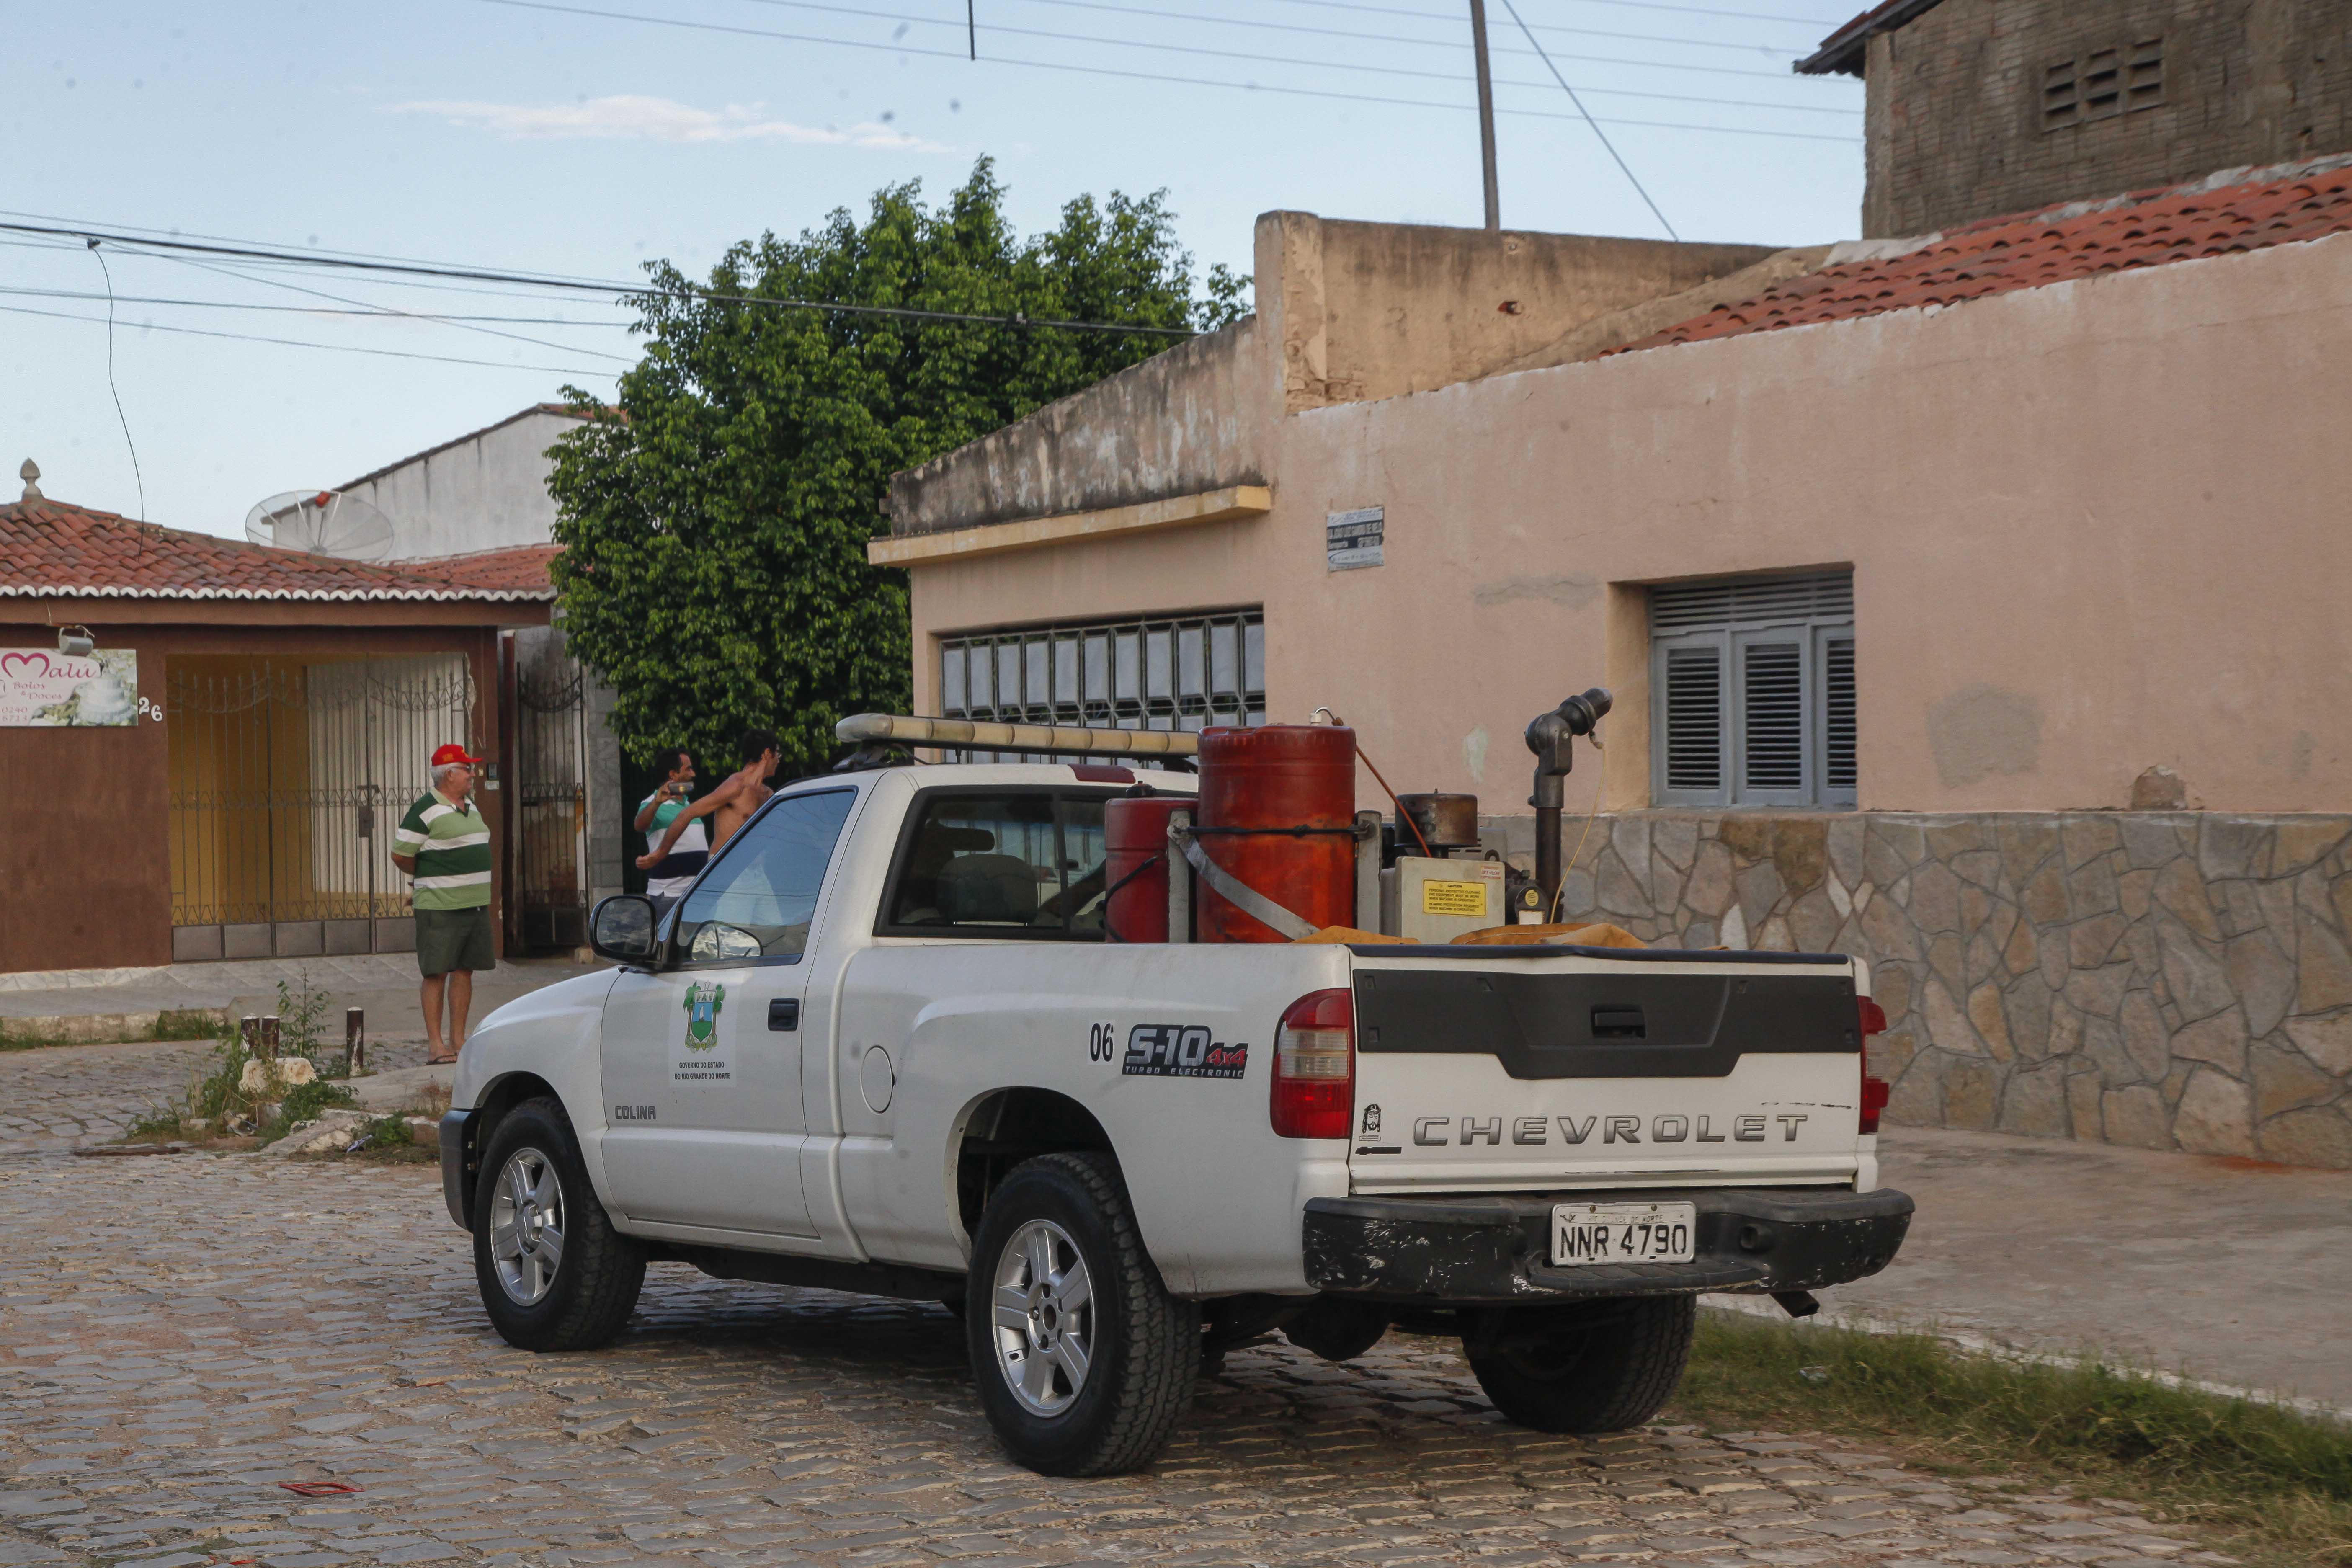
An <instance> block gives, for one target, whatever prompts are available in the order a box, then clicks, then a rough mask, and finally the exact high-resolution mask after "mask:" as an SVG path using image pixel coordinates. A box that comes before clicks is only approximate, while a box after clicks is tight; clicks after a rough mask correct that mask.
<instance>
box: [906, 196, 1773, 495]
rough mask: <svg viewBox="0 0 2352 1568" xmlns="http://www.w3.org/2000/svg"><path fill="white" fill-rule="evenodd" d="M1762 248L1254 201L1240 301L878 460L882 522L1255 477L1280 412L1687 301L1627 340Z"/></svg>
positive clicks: (1753, 259)
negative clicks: (977, 435)
mask: <svg viewBox="0 0 2352 1568" xmlns="http://www.w3.org/2000/svg"><path fill="white" fill-rule="evenodd" d="M1774 254H1775V253H1774V252H1772V251H1771V250H1770V249H1769V248H1768V247H1761V246H1753V245H1677V244H1674V243H1671V242H1669V241H1664V240H1648V239H1612V238H1606V237H1598V236H1593V235H1578V234H1528V233H1521V232H1517V231H1510V230H1506V231H1505V232H1503V233H1500V234H1488V233H1487V232H1486V231H1485V230H1484V229H1475V228H1440V227H1435V226H1431V225H1427V224H1400V223H1345V222H1339V221H1337V220H1334V219H1329V218H1321V217H1318V216H1315V215H1314V214H1313V213H1299V212H1276V213H1266V214H1265V215H1263V216H1260V217H1259V219H1258V220H1257V229H1256V268H1257V270H1256V288H1255V294H1256V305H1257V313H1256V314H1255V316H1249V317H1244V319H1243V320H1241V321H1237V322H1235V323H1234V324H1233V325H1232V326H1229V327H1227V328H1225V329H1224V330H1223V331H1218V332H1212V333H1207V334H1204V335H1203V336H1201V337H1198V338H1195V339H1193V340H1192V341H1191V342H1185V343H1182V344H1181V345H1179V346H1178V347H1176V348H1173V349H1171V350H1170V351H1169V352H1168V353H1163V354H1160V355H1158V356H1156V357H1154V358H1152V359H1150V360H1147V361H1145V362H1144V363H1141V364H1139V365H1133V366H1130V367H1129V368H1128V369H1127V370H1124V371H1121V372H1120V373H1119V374H1117V375H1113V376H1108V377H1106V378H1104V379H1103V380H1101V381H1098V382H1097V383H1096V384H1094V385H1092V386H1089V387H1087V388H1085V389H1084V390H1083V391H1080V392H1076V393H1074V394H1072V395H1070V396H1068V397H1065V398H1063V399H1061V400H1059V401H1058V402H1055V403H1052V404H1049V405H1046V406H1045V407H1044V408H1041V409H1039V410H1038V411H1037V412H1036V413H1034V414H1032V415H1030V416H1028V417H1027V418H1025V419H1021V420H1017V421H1015V422H1014V423H1013V424H1011V425H1008V426H1005V427H1004V428H1003V429H1002V430H999V431H996V432H994V433H992V434H991V435H988V436H984V437H982V438H981V439H979V440H977V441H974V442H972V443H971V444H970V445H968V446H965V447H958V448H957V449H956V450H955V451H953V452H950V453H948V454H947V455H946V456H944V457H941V458H935V459H934V460H932V461H931V462H929V463H926V464H924V465H922V466H921V467H920V468H911V469H908V471H906V472H904V473H901V474H897V475H894V476H893V477H892V479H891V481H890V495H889V500H888V501H887V509H888V511H889V514H890V518H891V527H892V531H894V532H897V533H902V534H904V533H928V532H936V531H941V530H946V529H956V528H971V527H974V526H976V525H980V524H984V523H992V522H1002V521H1009V520H1012V519H1017V518H1028V517H1038V516H1045V515H1051V514H1055V513H1063V512H1072V511H1083V510H1097V509H1101V508H1107V507H1118V506H1130V505H1133V504H1135V503H1137V502H1139V501H1147V500H1155V499H1157V498H1160V497H1162V496H1169V495H1182V494H1188V493H1195V492H1198V491H1201V490H1208V489H1219V488H1221V487H1223V486H1227V485H1238V484H1246V485H1257V484H1264V483H1265V474H1266V470H1267V465H1268V460H1269V451H1268V448H1269V447H1270V445H1271V444H1272V442H1273V441H1274V439H1275V438H1276V426H1277V424H1278V422H1279V421H1280V419H1281V417H1282V416H1283V415H1284V414H1285V413H1296V412H1297V411H1298V410H1300V409H1304V408H1315V407H1321V406H1324V405H1327V404H1331V403H1343V402H1349V401H1360V400H1362V399H1365V398H1372V397H1393V396H1396V395H1401V394H1403V393H1408V392H1422V391H1427V390H1429V389H1430V388H1433V387H1439V386H1445V385H1448V384H1452V383H1454V382H1458V381H1468V380H1473V379H1475V378H1476V377H1478V376H1482V375H1489V374H1494V373H1495V372H1496V371H1500V370H1502V369H1505V368H1506V367H1507V366H1513V365H1515V364H1516V363H1517V362H1519V361H1522V360H1527V359H1528V358H1530V356H1534V355H1540V354H1543V353H1546V352H1547V351H1549V350H1554V349H1556V348H1557V347H1558V346H1559V344H1560V343H1561V342H1564V341H1566V337H1567V335H1568V334H1570V333H1573V332H1576V331H1580V330H1582V329H1589V328H1591V327H1592V326H1594V325H1595V323H1597V322H1601V321H1614V320H1616V319H1617V318H1619V317H1622V316H1624V315H1625V313H1626V312H1627V311H1628V310H1635V309H1638V308H1639V307H1640V306H1642V305H1643V304H1645V303H1646V304H1652V305H1654V304H1655V303H1656V302H1658V301H1660V300H1669V299H1674V298H1677V297H1685V298H1686V303H1685V306H1684V307H1683V308H1680V309H1677V310H1672V311H1671V312H1670V313H1669V314H1667V315H1665V316H1664V317H1663V318H1661V319H1660V320H1658V321H1655V322H1654V323H1652V324H1651V325H1647V326H1642V327H1640V328H1639V329H1638V330H1633V326H1632V324H1631V321H1630V320H1629V321H1627V322H1626V323H1624V324H1623V325H1622V326H1621V328H1620V330H1619V331H1617V334H1616V335H1614V336H1611V337H1608V338H1606V340H1605V342H1606V343H1620V342H1631V341H1632V340H1633V338H1634V337H1638V336H1640V335H1642V334H1643V332H1647V331H1654V329H1655V327H1658V326H1664V325H1668V324H1671V323H1672V322H1675V321H1684V320H1687V319H1688V318H1689V317H1690V316H1691V315H1694V314H1696V313H1697V312H1698V311H1701V310H1706V309H1708V308H1709V305H1708V304H1701V303H1698V302H1696V300H1687V297H1688V296H1689V295H1690V294H1691V291H1692V290H1693V289H1698V288H1701V287H1702V286H1704V285H1706V284H1707V283H1709V282H1711V281H1713V280H1717V279H1731V278H1734V277H1736V276H1738V275H1739V274H1741V273H1742V272H1743V271H1746V270H1748V269H1750V268H1753V267H1755V266H1756V265H1757V264H1758V263H1759V262H1761V261H1764V260H1766V259H1768V258H1770V257H1772V256H1773V255H1774ZM1755 287H1761V283H1760V281H1759V282H1756V283H1754V284H1753V285H1752V286H1751V287H1750V288H1749V289H1748V290H1746V292H1749V293H1752V292H1753V291H1754V288H1755ZM1737 297H1740V298H1744V297H1745V293H1743V294H1742V295H1740V296H1737ZM1710 303H1711V302H1710ZM1542 363H1558V361H1557V360H1556V359H1545V360H1543V361H1542Z"/></svg>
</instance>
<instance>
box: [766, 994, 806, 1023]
mask: <svg viewBox="0 0 2352 1568" xmlns="http://www.w3.org/2000/svg"><path fill="white" fill-rule="evenodd" d="M800 1026H801V999H800V998H799V997H797V996H774V997H771V998H769V1001H768V1027H769V1028H771V1029H775V1030H780V1031H781V1030H785V1029H797V1028H799V1027H800Z"/></svg>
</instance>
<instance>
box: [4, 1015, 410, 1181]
mask: <svg viewBox="0 0 2352 1568" xmlns="http://www.w3.org/2000/svg"><path fill="white" fill-rule="evenodd" d="M337 1048H338V1049H340V1048H341V1047H337ZM212 1050H213V1046H212V1042H211V1041H209V1040H153V1041H149V1042H146V1043H144V1044H141V1045H127V1046H52V1047H47V1048H46V1049H41V1050H29V1051H8V1052H5V1053H0V1155H9V1154H27V1153H61V1152H64V1151H66V1150H68V1149H70V1148H72V1147H73V1146H74V1145H75V1144H77V1143H96V1142H104V1141H105V1140H107V1139H110V1138H113V1137H117V1136H120V1135H121V1132H122V1131H124V1130H125V1129H126V1128H128V1127H129V1126H130V1125H131V1122H133V1121H137V1120H138V1119H139V1118H140V1117H142V1116H143V1115H145V1114H147V1113H148V1112H149V1111H151V1110H156V1109H157V1108H158V1107H160V1106H163V1105H165V1104H169V1103H172V1102H175V1101H177V1100H179V1098H180V1097H181V1095H182V1094H183V1093H184V1091H185V1090H186V1089H187V1087H188V1080H189V1079H190V1078H191V1077H192V1076H194V1074H195V1072H196V1071H197V1069H198V1068H200V1067H201V1066H202V1065H203V1064H204V1062H205V1058H208V1057H209V1056H211V1054H212ZM368 1059H369V1060H370V1061H371V1062H372V1063H373V1064H374V1065H375V1067H376V1068H379V1069H383V1070H389V1069H391V1068H404V1067H414V1066H415V1065H416V1064H417V1063H418V1062H421V1061H423V1060H424V1059H425V1044H424V1042H423V1041H422V1040H407V1039H394V1040H384V1041H373V1042H371V1043H370V1044H369V1047H368ZM0 1168H5V1167H0Z"/></svg>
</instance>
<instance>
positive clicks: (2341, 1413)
mask: <svg viewBox="0 0 2352 1568" xmlns="http://www.w3.org/2000/svg"><path fill="white" fill-rule="evenodd" d="M1699 1304H1700V1305H1701V1306H1702V1307H1705V1308H1706V1309H1707V1310H1710V1311H1717V1312H1728V1313H1731V1314H1733V1315H1735V1316H1738V1317H1742V1318H1761V1319H1764V1320H1766V1321H1770V1322H1775V1323H1781V1324H1785V1325H1787V1326H1788V1327H1790V1328H1793V1329H1796V1330H1798V1331H1805V1330H1809V1329H1849V1330H1852V1331H1853V1332H1855V1333H1862V1334H1878V1335H1884V1336H1889V1337H1892V1336H1894V1335H1897V1334H1925V1335H1927V1337H1928V1338H1930V1339H1937V1340H1941V1341H1943V1342H1945V1343H1946V1344H1948V1345H1950V1346H1951V1347H1952V1348H1953V1349H1954V1350H1958V1351H1965V1352H1968V1353H1969V1354H1971V1355H1981V1356H1990V1357H1992V1358H1993V1359H1995V1360H1998V1361H2008V1362H2016V1363H2021V1364H2023V1365H2027V1366H2054V1367H2077V1366H2083V1365H2085V1364H2099V1365H2105V1366H2106V1367H2107V1368H2108V1369H2109V1370H2110V1371H2112V1372H2115V1373H2117V1374H2118V1375H2121V1376H2125V1377H2137V1378H2145V1379H2146V1380H2147V1381H2148V1382H2149V1383H2154V1384H2162V1385H2163V1386H2164V1387H2167V1388H2185V1389H2189V1390H2191V1391H2193V1392H2195V1393H2198V1394H2218V1395H2220V1396H2221V1398H2224V1399H2242V1400H2244V1401H2246V1402H2247V1403H2248V1404H2250V1405H2276V1406H2277V1407H2279V1408H2280V1409H2282V1410H2292V1411H2294V1413H2295V1414H2296V1415H2310V1416H2314V1417H2316V1418H2317V1419H2319V1420H2322V1421H2331V1422H2335V1423H2337V1424H2338V1425H2341V1426H2352V1409H2347V1408H2345V1407H2344V1406H2342V1405H2330V1404H2328V1403H2327V1402H2326V1401H2325V1400H2319V1399H2302V1398H2298V1397H2296V1396H2295V1395H2294V1394H2280V1393H2277V1392H2275V1391H2273V1390H2270V1389H2263V1388H2241V1387H2238V1386H2237V1385H2236V1384H2227V1383H2209V1382H2207V1381H2206V1380H2204V1379H2202V1378H2195V1377H2185V1376H2183V1375H2182V1374H2180V1373H2177V1372H2163V1371H2159V1370H2158V1369H2157V1368H2155V1367H2150V1366H2136V1365H2134V1364H2132V1363H2129V1362H2126V1361H2123V1360H2121V1359H2116V1360H2112V1361H2108V1360H2097V1361H2095V1359H2094V1358H2092V1357H2088V1356H2080V1355H2068V1354H2065V1353H2063V1352H2057V1351H2032V1350H2025V1349H2021V1347H2019V1346H2017V1345H2013V1344H2009V1343H2006V1342H2002V1341H2000V1340H1996V1339H1993V1338H1991V1337H1990V1336H1989V1335H1986V1334H1976V1333H1969V1332H1968V1331H1965V1330H1959V1329H1946V1328H1942V1327H1939V1326H1937V1324H1936V1323H1935V1322H1933V1321H1922V1322H1907V1321H1903V1320H1901V1319H1897V1318H1874V1317H1869V1316H1867V1315H1865V1314H1864V1313H1861V1312H1842V1311H1840V1310H1837V1309H1836V1308H1834V1307H1830V1306H1826V1305H1825V1306H1823V1307H1822V1310H1820V1311H1819V1312H1817V1313H1815V1314H1814V1315H1813V1316H1811V1317H1810V1318H1791V1317H1790V1316H1789V1315H1788V1313H1786V1312H1784V1311H1782V1310H1780V1307H1779V1306H1777V1305H1775V1304H1774V1303H1773V1302H1771V1301H1769V1300H1762V1299H1759V1298H1757V1297H1752V1296H1725V1295H1708V1296H1701V1297H1700V1298H1699Z"/></svg>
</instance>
